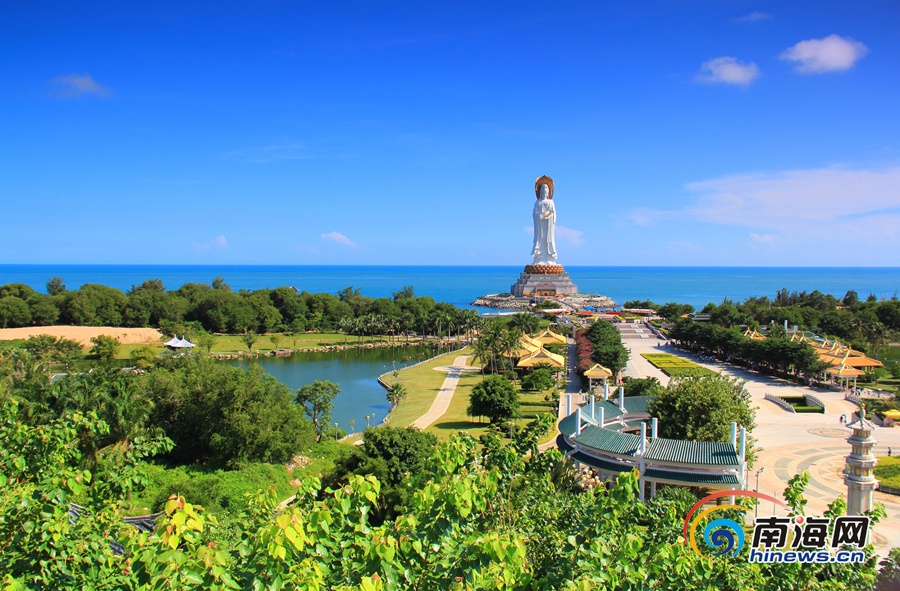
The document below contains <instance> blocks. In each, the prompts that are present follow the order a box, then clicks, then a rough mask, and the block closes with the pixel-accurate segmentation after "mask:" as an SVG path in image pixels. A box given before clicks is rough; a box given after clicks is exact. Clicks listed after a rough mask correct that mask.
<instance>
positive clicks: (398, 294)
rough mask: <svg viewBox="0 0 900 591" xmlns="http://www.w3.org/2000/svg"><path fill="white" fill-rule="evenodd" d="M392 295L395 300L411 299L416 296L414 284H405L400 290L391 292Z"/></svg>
mask: <svg viewBox="0 0 900 591" xmlns="http://www.w3.org/2000/svg"><path fill="white" fill-rule="evenodd" d="M391 297H393V298H394V301H397V300H405V299H410V298H413V297H415V290H414V289H413V286H412V285H404V286H403V289H401V290H400V291H394V292H391Z"/></svg>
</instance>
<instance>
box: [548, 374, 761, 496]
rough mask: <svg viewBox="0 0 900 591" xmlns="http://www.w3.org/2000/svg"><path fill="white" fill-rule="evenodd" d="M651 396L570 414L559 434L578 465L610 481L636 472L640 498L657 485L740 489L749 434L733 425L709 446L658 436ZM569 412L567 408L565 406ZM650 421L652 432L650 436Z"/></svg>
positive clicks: (591, 403)
mask: <svg viewBox="0 0 900 591" xmlns="http://www.w3.org/2000/svg"><path fill="white" fill-rule="evenodd" d="M652 400H653V397H652V396H633V397H629V398H626V397H625V395H624V389H623V388H619V398H618V400H617V401H615V402H613V401H610V400H595V399H594V397H593V396H591V398H590V401H589V402H588V403H586V404H584V405H582V406H580V407H578V408H576V409H575V411H574V412H570V414H568V416H566V417H565V418H564V419H562V420H561V421H560V423H559V430H560V433H561V434H562V436H563V438H564V439H565V441H566V443H567V444H568V445H569V446H570V450H569V451H568V456H569V457H570V458H571V459H572V461H574V462H575V464H576V466H577V467H579V468H581V467H589V468H592V469H593V470H594V471H596V472H598V473H599V474H600V476H601V477H610V478H614V477H615V476H617V475H618V474H619V473H621V472H628V471H631V470H637V471H638V474H639V475H640V496H641V500H643V499H645V498H646V497H647V495H648V494H649V496H651V497H652V496H653V495H654V494H655V493H656V486H657V485H658V484H668V485H678V486H702V487H704V488H712V489H718V490H738V489H742V488H744V486H745V485H746V482H747V461H746V449H747V434H746V430H745V429H743V428H741V429H740V430H738V427H737V424H736V423H732V424H731V441H730V442H727V443H710V442H701V441H682V440H678V439H667V438H665V437H657V420H656V418H653V417H650V414H649V412H648V411H647V408H648V406H649V404H650V402H651V401H652ZM568 410H569V411H571V406H570V407H569V408H568ZM648 420H649V422H650V428H649V433H648V428H647V427H648Z"/></svg>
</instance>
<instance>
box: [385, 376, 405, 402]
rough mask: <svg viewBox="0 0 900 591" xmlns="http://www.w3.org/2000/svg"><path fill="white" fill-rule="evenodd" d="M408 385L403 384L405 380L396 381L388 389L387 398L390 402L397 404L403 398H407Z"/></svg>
mask: <svg viewBox="0 0 900 591" xmlns="http://www.w3.org/2000/svg"><path fill="white" fill-rule="evenodd" d="M406 394H407V392H406V386H404V385H403V382H394V383H393V384H391V385H390V386H388V389H387V398H388V402H390V403H391V406H397V405H398V404H400V403H401V402H403V399H404V398H406Z"/></svg>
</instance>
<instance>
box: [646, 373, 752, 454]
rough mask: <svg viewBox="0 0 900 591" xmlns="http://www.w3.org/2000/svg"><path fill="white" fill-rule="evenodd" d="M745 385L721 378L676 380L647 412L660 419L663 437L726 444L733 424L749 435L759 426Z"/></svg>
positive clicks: (660, 429)
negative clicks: (743, 429)
mask: <svg viewBox="0 0 900 591" xmlns="http://www.w3.org/2000/svg"><path fill="white" fill-rule="evenodd" d="M744 384H745V382H743V381H741V380H739V379H737V378H729V377H726V376H721V375H717V376H702V377H684V378H675V379H673V380H672V381H671V382H669V385H668V387H666V388H664V389H662V390H661V391H659V392H658V393H657V394H656V398H655V399H653V401H651V402H650V404H649V405H648V406H647V412H649V413H650V415H651V416H654V417H657V418H658V419H659V435H660V436H661V437H668V438H670V439H686V440H688V441H713V442H726V441H728V440H729V436H730V431H731V426H730V425H731V423H732V421H734V422H736V423H737V424H738V427H744V428H746V429H747V431H752V430H753V427H754V426H755V420H756V410H755V407H754V406H753V404H752V403H751V398H750V393H749V392H748V391H747V389H746V388H744Z"/></svg>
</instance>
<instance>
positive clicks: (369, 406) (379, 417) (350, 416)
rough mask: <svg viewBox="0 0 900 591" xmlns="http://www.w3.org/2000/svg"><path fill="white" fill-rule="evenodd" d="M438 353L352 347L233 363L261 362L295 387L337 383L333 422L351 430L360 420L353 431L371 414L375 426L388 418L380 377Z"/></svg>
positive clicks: (422, 349) (429, 349) (433, 350)
mask: <svg viewBox="0 0 900 591" xmlns="http://www.w3.org/2000/svg"><path fill="white" fill-rule="evenodd" d="M437 353H438V350H437V348H436V347H390V348H373V349H348V350H345V351H328V352H323V353H295V354H293V355H291V356H288V357H260V358H258V359H253V360H251V361H247V360H239V361H238V360H236V361H231V362H230V363H234V364H236V365H240V366H242V367H247V365H248V364H249V363H258V364H259V365H260V366H262V368H263V369H265V370H266V373H268V374H269V375H271V376H272V377H274V378H275V379H276V380H278V381H279V382H281V383H283V384H286V385H287V386H288V387H289V388H291V389H292V390H297V389H298V388H301V387H303V386H306V385H307V384H311V383H313V382H314V381H316V380H329V381H331V382H334V383H335V384H337V385H338V386H339V387H340V389H341V392H340V394H338V395H337V396H336V397H335V399H334V410H333V411H332V419H331V421H332V423H337V424H338V426H339V427H340V428H341V429H343V430H344V431H346V432H347V433H350V432H351V428H350V426H349V422H350V421H351V420H355V421H356V423H355V425H354V427H353V429H352V430H354V431H362V430H363V429H365V427H366V415H374V418H373V417H372V416H370V417H369V424H370V425H372V426H374V425H377V424H379V423H381V421H383V420H384V418H385V417H386V416H387V414H388V411H389V410H390V408H391V407H390V404H389V403H388V400H387V391H386V390H385V389H384V388H383V387H382V386H381V384H379V383H378V376H380V375H382V374H384V373H387V372H390V371H393V369H401V368H403V367H407V366H408V365H412V364H415V363H418V362H420V361H425V360H426V359H429V358H431V357H434V356H435V355H437Z"/></svg>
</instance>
